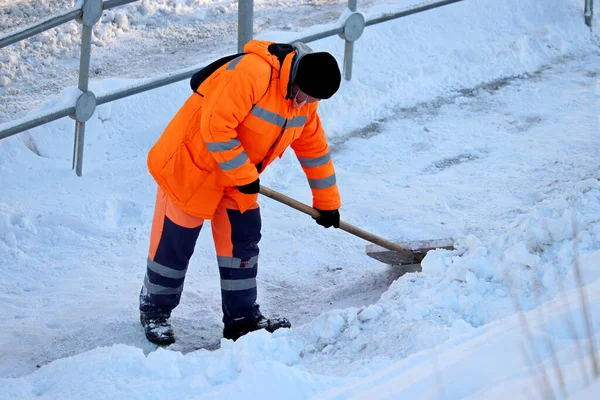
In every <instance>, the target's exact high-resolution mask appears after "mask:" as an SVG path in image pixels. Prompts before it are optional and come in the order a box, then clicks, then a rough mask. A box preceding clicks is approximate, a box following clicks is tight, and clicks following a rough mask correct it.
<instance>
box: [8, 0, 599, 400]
mask: <svg viewBox="0 0 600 400" xmlns="http://www.w3.org/2000/svg"><path fill="white" fill-rule="evenodd" d="M236 3H237V2H234V1H220V2H217V1H199V0H181V1H166V0H163V1H141V2H137V3H134V4H131V5H128V6H125V7H121V8H117V9H114V10H110V11H106V12H105V13H104V15H103V17H102V22H101V24H99V25H98V27H97V28H95V32H94V42H95V47H94V49H93V55H92V59H93V60H95V62H96V65H101V66H103V68H104V69H102V70H101V71H100V72H99V73H98V74H96V75H95V79H94V80H93V81H92V82H91V85H90V88H91V90H93V91H94V93H96V95H102V94H103V93H109V92H111V91H114V90H116V89H118V88H122V87H126V86H130V85H132V84H135V83H136V82H138V79H147V78H149V77H151V76H154V75H160V74H164V73H168V72H170V71H171V70H177V69H181V68H184V67H189V66H191V65H193V64H195V63H200V64H201V63H203V62H207V61H210V60H212V59H214V58H217V57H218V56H221V55H225V54H229V53H232V52H234V51H235V21H236V12H235V11H236V9H235V6H236ZM415 3H416V2H389V3H384V2H383V1H370V2H369V1H366V2H364V3H362V2H359V10H360V11H362V12H364V13H365V15H367V16H375V15H381V14H383V13H385V12H389V11H394V10H399V9H402V8H404V7H406V6H407V5H410V4H415ZM583 3H584V2H583V1H579V0H568V1H565V0H547V1H546V2H544V3H543V4H542V3H540V2H538V1H534V0H498V1H495V2H486V1H481V0H471V1H464V2H460V3H456V4H452V5H449V6H446V7H443V8H440V9H436V10H431V11H427V12H425V13H421V14H417V15H413V16H410V17H407V18H403V19H400V20H395V21H390V22H386V23H384V24H379V25H376V26H369V27H367V28H366V30H365V32H364V34H363V36H362V37H361V38H360V39H359V41H357V42H356V44H355V54H354V64H353V77H352V80H350V81H344V82H343V83H342V87H341V89H340V91H339V92H338V94H336V96H334V97H333V98H332V99H330V100H327V101H323V102H322V103H321V104H320V106H319V110H320V115H321V118H322V120H323V124H324V127H325V129H326V131H327V134H328V138H329V142H330V145H331V149H332V158H333V160H334V163H335V165H336V173H337V181H338V184H339V187H340V191H341V194H342V202H343V206H342V209H341V210H340V212H341V214H342V218H343V219H344V220H346V221H347V222H350V223H352V224H355V225H357V226H359V227H361V228H364V229H366V230H368V231H371V232H373V233H376V234H378V235H381V236H383V237H385V238H388V239H390V240H394V241H403V240H421V239H436V238H444V237H452V238H454V240H455V246H456V249H455V250H435V251H431V252H430V253H429V254H428V255H427V257H426V258H425V259H424V260H423V263H422V272H419V273H406V274H404V273H403V271H402V269H401V268H398V267H389V266H386V265H383V264H382V263H380V262H377V261H375V260H373V259H371V258H369V257H367V256H366V255H365V251H364V248H365V242H364V241H362V240H360V239H358V238H355V237H353V236H350V235H348V234H347V233H345V232H342V231H339V230H333V229H329V230H324V229H323V228H322V227H319V226H318V225H316V224H315V223H314V222H313V221H312V220H311V218H309V217H306V216H304V215H302V214H300V213H298V212H297V211H295V210H292V209H290V208H287V207H286V206H284V205H281V204H278V203H275V202H273V201H271V200H268V199H264V200H261V213H262V215H263V240H262V242H261V259H260V268H259V270H260V271H259V277H258V278H259V300H260V303H261V309H262V310H263V312H264V313H265V314H266V315H282V316H286V317H288V318H289V319H290V320H291V322H292V325H293V327H292V329H285V330H280V331H277V332H275V333H274V334H269V333H267V332H264V331H262V332H254V333H251V334H249V335H247V336H245V337H243V338H241V339H240V340H238V341H237V342H235V343H234V342H231V341H227V340H220V337H221V329H222V326H221V322H220V318H221V305H220V291H219V277H218V271H217V266H216V260H215V254H214V245H213V244H212V240H211V238H210V234H209V230H208V229H207V227H204V228H203V232H202V233H201V235H200V239H199V241H198V245H197V248H196V252H195V254H194V257H193V258H192V262H191V264H190V267H189V272H188V276H187V279H186V287H185V290H184V294H183V298H182V304H181V305H180V306H179V307H178V308H177V309H176V310H175V312H174V313H173V318H172V322H173V325H174V328H175V330H176V335H177V339H178V341H177V343H176V344H174V345H172V346H170V347H169V348H167V349H162V348H159V349H156V348H155V346H153V345H151V344H149V343H148V342H147V341H146V340H145V338H144V334H143V331H142V328H141V326H140V324H139V319H138V316H139V314H138V310H137V306H138V304H137V301H138V299H137V295H138V293H139V290H140V286H141V283H142V279H143V276H144V273H145V260H146V253H147V248H148V235H149V231H150V223H151V220H152V212H153V205H154V198H155V192H156V186H155V184H154V182H153V180H152V178H151V177H150V175H149V174H148V172H147V169H146V155H147V152H148V150H149V149H150V147H151V146H152V145H153V143H154V142H155V141H156V139H157V138H158V136H159V135H160V134H161V132H162V130H163V129H164V127H165V126H166V124H167V123H168V122H169V120H170V118H171V117H172V116H173V115H174V113H175V112H176V111H177V110H178V108H179V107H180V106H181V104H182V103H183V102H184V101H185V99H186V98H187V97H188V96H189V95H190V93H189V92H190V91H189V86H188V84H187V82H180V83H176V84H173V85H169V86H167V87H163V88H160V89H157V90H154V91H150V92H146V93H142V94H139V95H136V96H133V97H130V98H126V99H122V100H119V101H117V102H114V103H109V104H105V105H102V106H100V107H98V109H97V110H96V113H95V114H94V116H93V117H92V119H91V120H90V121H88V123H87V124H86V125H87V129H86V138H85V153H84V154H85V155H84V175H83V177H77V176H76V175H75V174H74V173H73V171H72V170H71V157H72V149H73V147H72V146H73V130H74V122H73V120H71V119H69V118H64V119H61V120H58V121H55V122H53V123H50V124H47V125H44V126H41V127H38V128H36V129H32V130H30V131H28V132H24V133H22V134H19V135H16V136H13V137H10V138H8V139H5V140H2V141H0V187H1V188H2V189H1V190H0V272H1V273H2V277H3V279H2V280H1V281H0V350H1V351H0V399H30V398H48V399H106V398H114V399H135V398H139V399H144V400H148V399H161V400H164V399H166V398H177V399H199V398H202V399H213V398H214V399H239V398H240V397H242V396H243V397H244V398H249V399H254V398H260V399H278V398H286V399H287V398H290V399H306V398H325V399H349V398H353V399H374V398H377V399H397V398H406V399H421V398H424V399H425V398H427V399H429V398H431V399H433V398H448V399H463V398H473V399H475V398H478V399H479V398H485V399H506V398H510V399H519V398H523V399H525V398H527V399H531V398H536V399H537V398H539V399H546V398H553V397H554V398H567V397H571V398H575V399H596V398H597V397H598V396H599V395H600V386H598V381H594V374H595V373H597V371H596V370H595V368H597V364H595V362H597V361H596V360H597V357H598V350H597V349H598V348H599V346H600V340H599V339H600V286H599V285H600V279H599V276H600V181H599V179H600V176H599V175H598V171H599V167H600V157H599V156H600V151H599V149H600V147H599V146H600V117H599V114H600V113H599V112H600V47H599V44H600V40H599V36H598V34H597V33H596V32H595V31H590V29H589V28H588V27H586V26H585V25H584V23H583ZM344 4H345V3H344V2H342V1H326V0H323V1H302V2H291V1H256V2H255V6H256V16H257V20H256V24H255V30H256V32H255V33H256V35H257V37H258V38H261V39H269V40H274V41H288V40H289V39H290V38H293V37H301V36H303V35H305V34H306V33H307V32H308V33H310V32H314V31H315V29H320V28H319V27H315V26H314V24H325V26H329V25H335V24H337V23H338V22H337V20H338V18H339V16H340V15H341V13H342V12H344V7H345V6H344ZM72 5H73V2H69V1H54V2H50V1H47V0H45V1H41V2H32V1H22V2H10V4H9V2H8V1H6V0H0V7H1V8H0V26H2V28H1V31H0V32H2V34H4V33H6V32H10V31H12V30H15V29H20V28H22V25H23V24H24V23H25V21H30V20H32V19H33V20H35V19H39V18H43V17H45V16H46V15H47V14H48V13H50V12H51V11H58V10H61V9H62V10H67V9H69V7H71V6H72ZM361 7H364V8H361ZM595 21H596V22H598V18H596V19H595ZM328 24H329V25H328ZM322 27H323V25H321V28H322ZM69 29H72V31H69ZM77 29H78V27H77V25H75V23H73V24H72V25H65V26H64V27H61V28H57V30H56V32H58V33H63V34H64V35H63V36H60V34H59V35H55V37H54V36H53V37H54V38H50V36H51V35H50V34H48V35H46V36H44V35H42V36H41V37H40V38H38V39H36V40H30V41H28V42H27V43H26V44H22V45H15V46H11V47H8V48H6V49H2V50H0V62H1V63H2V65H0V71H1V72H0V84H1V82H4V86H3V87H2V88H0V91H3V92H2V93H0V95H1V97H0V104H3V106H4V105H5V106H6V107H2V115H1V116H0V118H4V119H0V121H2V122H4V124H2V123H0V129H2V128H3V127H5V126H7V124H8V123H9V122H7V121H9V120H10V119H12V118H15V117H24V116H26V115H27V114H26V112H25V111H24V110H27V109H31V108H32V109H33V110H32V111H31V113H30V114H29V116H31V115H36V114H41V113H43V112H45V111H47V110H52V109H54V108H57V107H61V106H63V105H64V104H71V103H72V101H73V100H74V99H75V98H76V96H77V94H78V92H77V89H76V88H75V87H74V84H73V83H67V81H65V80H64V78H65V76H68V75H69V74H71V75H72V76H75V75H73V74H76V70H77V65H76V62H74V61H73V60H74V59H75V58H76V54H75V53H76V52H77V38H78V33H77ZM59 37H60V38H59ZM175 43H176V44H177V45H176V46H175V45H173V46H172V47H170V45H169V44H175ZM343 43H344V42H343V41H342V40H340V39H339V38H338V37H332V38H328V39H324V40H321V41H318V42H315V43H311V45H312V47H314V48H315V49H318V50H324V51H330V52H331V53H332V54H334V55H335V56H336V58H337V59H338V62H339V63H340V65H341V64H342V60H343V51H344V45H343ZM156 49H160V51H159V52H158V51H157V50H156ZM53 52H54V54H53V55H52V56H49V55H48V54H52V53H53ZM129 56H131V57H132V58H127V57H129ZM74 57H75V58H74ZM46 59H48V61H47V63H46V64H44V62H43V61H44V60H46ZM123 60H127V62H123ZM117 61H120V62H117ZM117 64H120V66H117ZM44 65H45V66H44ZM124 67H127V68H128V71H125V69H124ZM49 71H55V72H56V74H57V75H56V76H54V77H53V76H52V74H51V73H50V72H49ZM4 78H5V79H4ZM55 78H56V79H55ZM71 82H76V78H74V79H72V80H71ZM65 86H66V87H65ZM49 89H54V90H50V92H53V93H57V94H56V95H54V96H51V97H47V98H44V97H42V100H43V101H41V102H40V101H39V100H37V97H36V99H34V98H33V97H32V95H33V94H37V96H39V95H41V94H44V93H48V90H49ZM261 183H264V184H265V185H266V186H269V187H271V188H273V189H275V190H277V191H280V192H283V193H285V194H287V195H289V196H292V197H294V198H297V199H299V200H301V201H303V202H305V203H309V204H310V202H311V199H310V191H309V189H308V184H307V183H306V179H305V177H304V175H303V173H302V170H301V168H300V166H299V164H298V161H297V160H296V159H295V157H294V155H293V152H292V151H288V152H286V154H285V155H284V156H283V158H282V159H281V160H278V162H277V163H275V164H274V165H272V166H271V167H270V168H269V170H267V172H266V173H265V174H263V176H262V177H261ZM207 224H209V223H207ZM208 349H210V350H208ZM595 365H596V367H595Z"/></svg>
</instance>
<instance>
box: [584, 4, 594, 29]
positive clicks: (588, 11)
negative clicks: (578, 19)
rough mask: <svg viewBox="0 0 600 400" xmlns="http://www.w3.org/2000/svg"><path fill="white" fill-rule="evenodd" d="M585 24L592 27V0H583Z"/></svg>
mask: <svg viewBox="0 0 600 400" xmlns="http://www.w3.org/2000/svg"><path fill="white" fill-rule="evenodd" d="M583 15H584V16H585V24H586V25H587V26H589V27H590V29H591V28H592V19H593V18H594V0H585V11H584V14H583Z"/></svg>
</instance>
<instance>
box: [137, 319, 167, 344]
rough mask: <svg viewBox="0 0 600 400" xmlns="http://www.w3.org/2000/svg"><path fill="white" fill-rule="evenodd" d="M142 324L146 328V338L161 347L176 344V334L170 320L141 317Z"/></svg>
mask: <svg viewBox="0 0 600 400" xmlns="http://www.w3.org/2000/svg"><path fill="white" fill-rule="evenodd" d="M140 322H141V323H142V326H143V327H144V333H145V334H146V338H147V339H148V340H149V341H150V342H152V343H154V344H157V345H159V346H166V345H169V344H173V343H175V333H173V327H172V326H171V323H170V322H169V319H168V318H165V317H157V318H146V317H144V316H143V315H140Z"/></svg>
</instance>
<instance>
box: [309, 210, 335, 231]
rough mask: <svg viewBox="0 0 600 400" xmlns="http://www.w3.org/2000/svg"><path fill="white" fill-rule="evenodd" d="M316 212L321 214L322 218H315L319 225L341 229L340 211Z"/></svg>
mask: <svg viewBox="0 0 600 400" xmlns="http://www.w3.org/2000/svg"><path fill="white" fill-rule="evenodd" d="M316 210H317V211H318V212H319V214H321V218H318V219H317V218H313V219H314V220H315V221H317V224H319V225H321V226H324V227H325V228H329V227H331V226H333V227H334V228H339V227H340V212H339V211H338V210H319V209H316Z"/></svg>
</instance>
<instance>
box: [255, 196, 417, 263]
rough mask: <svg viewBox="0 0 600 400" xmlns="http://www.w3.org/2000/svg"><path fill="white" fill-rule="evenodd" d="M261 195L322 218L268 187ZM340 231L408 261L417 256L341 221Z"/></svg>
mask: <svg viewBox="0 0 600 400" xmlns="http://www.w3.org/2000/svg"><path fill="white" fill-rule="evenodd" d="M260 194H262V195H263V196H267V197H269V198H271V199H273V200H275V201H278V202H280V203H282V204H285V205H287V206H289V207H291V208H294V209H296V210H298V211H300V212H303V213H304V214H308V215H310V216H311V217H313V218H319V217H320V216H321V215H320V214H319V212H318V211H317V210H315V209H314V208H312V207H309V206H307V205H306V204H304V203H301V202H299V201H298V200H295V199H292V198H291V197H288V196H286V195H284V194H281V193H279V192H276V191H274V190H273V189H269V188H268V187H265V186H262V185H261V186H260ZM340 229H341V230H343V231H346V232H348V233H350V234H352V235H354V236H357V237H359V238H361V239H364V240H366V241H368V242H371V243H373V244H376V245H378V246H381V247H383V248H386V249H388V250H392V251H396V252H398V253H399V254H401V255H402V256H403V257H405V258H407V259H411V258H412V257H414V256H415V254H414V253H413V252H412V251H410V250H408V249H405V248H404V247H401V246H398V245H397V244H396V243H393V242H390V241H389V240H386V239H384V238H382V237H379V236H377V235H374V234H372V233H370V232H367V231H365V230H363V229H361V228H359V227H357V226H354V225H351V224H349V223H347V222H344V221H340Z"/></svg>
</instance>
